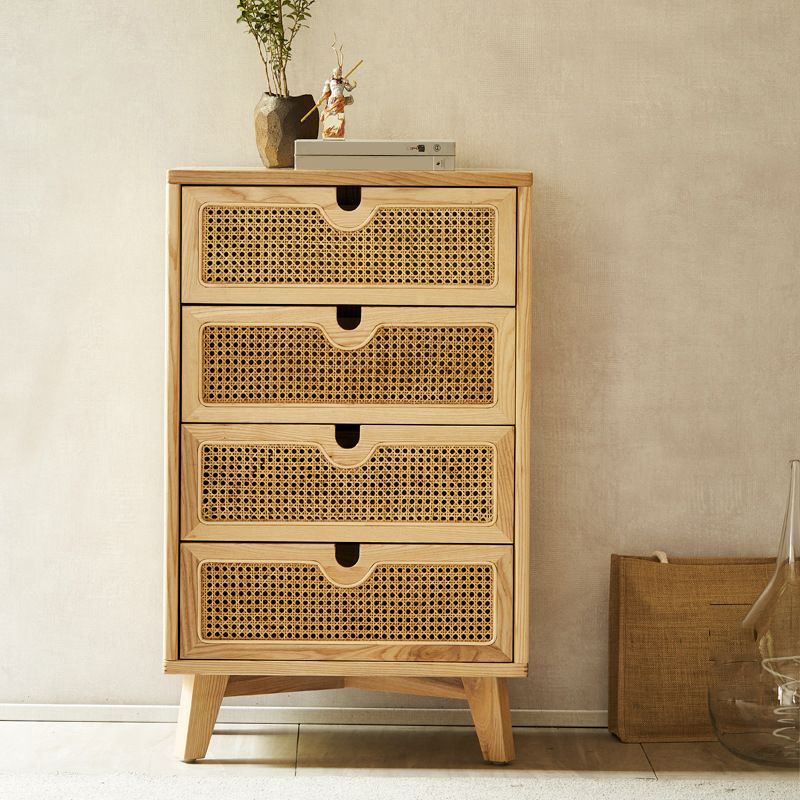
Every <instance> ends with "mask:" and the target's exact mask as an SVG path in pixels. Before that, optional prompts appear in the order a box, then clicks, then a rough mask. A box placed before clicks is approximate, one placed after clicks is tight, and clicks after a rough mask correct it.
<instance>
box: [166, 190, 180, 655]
mask: <svg viewBox="0 0 800 800" xmlns="http://www.w3.org/2000/svg"><path fill="white" fill-rule="evenodd" d="M180 236H181V192H180V188H179V187H177V186H169V185H168V186H167V242H166V249H167V270H166V290H165V300H166V309H165V312H166V314H165V320H166V359H165V366H166V376H165V381H164V384H165V392H164V438H165V442H166V448H165V459H164V658H167V659H170V658H177V657H178V543H179V540H180V519H179V517H180V509H179V502H180V484H179V458H180V441H179V435H180V413H181V409H180V397H181V388H180V378H181V355H180V353H181V327H180V326H181V313H180V279H181V270H180V249H181V248H180Z"/></svg>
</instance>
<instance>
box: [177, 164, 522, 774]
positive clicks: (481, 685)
mask: <svg viewBox="0 0 800 800" xmlns="http://www.w3.org/2000/svg"><path fill="white" fill-rule="evenodd" d="M167 180H168V188H167V210H168V226H167V263H168V273H167V341H168V355H167V391H166V432H167V434H166V438H167V448H166V450H167V452H166V462H165V464H166V493H165V495H166V558H165V629H164V655H165V661H164V669H165V672H167V673H170V674H179V675H183V676H184V677H183V692H182V697H181V711H180V715H179V724H178V737H177V739H178V742H177V744H178V755H179V757H180V758H182V759H184V760H187V761H188V760H193V759H196V758H202V757H203V755H204V754H205V752H206V747H207V746H208V742H209V738H210V735H211V732H212V729H213V724H214V720H215V718H216V714H217V711H218V710H219V706H220V703H221V701H222V699H223V697H225V696H241V695H247V694H261V693H265V692H278V691H302V690H307V689H322V688H341V687H360V688H373V689H381V690H385V691H404V692H411V693H418V694H426V695H433V696H437V697H448V698H460V699H463V700H467V701H468V702H469V704H470V708H471V711H472V715H473V720H474V722H475V727H476V730H477V733H478V737H479V740H480V742H481V750H482V752H483V755H484V758H485V759H486V760H488V761H490V762H494V763H498V762H502V763H506V762H508V761H510V760H512V759H513V757H514V755H513V741H512V738H511V728H510V716H509V712H508V707H509V705H508V694H507V690H506V687H505V680H504V679H505V678H507V677H522V676H525V675H526V674H527V669H528V647H529V640H528V639H529V637H528V620H529V607H528V600H529V560H530V542H529V536H530V523H531V513H530V482H531V439H530V416H531V391H530V388H531V387H530V384H531V366H530V365H531V353H532V342H531V337H532V303H531V286H532V274H531V239H530V218H531V186H532V176H531V175H530V173H526V172H511V171H466V170H455V171H441V172H405V171H402V172H400V171H388V172H370V171H336V170H320V171H316V170H313V171H312V170H309V171H303V170H263V169H260V168H259V169H234V170H232V169H222V170H213V169H191V170H171V171H170V172H169V173H168V178H167ZM195 187H200V188H201V189H202V191H205V192H207V193H208V195H207V196H209V197H211V198H212V199H214V200H215V201H218V200H220V199H221V198H222V199H225V198H230V199H231V201H232V202H235V203H240V202H242V198H246V197H256V196H259V193H263V192H264V191H268V192H269V193H270V195H271V196H274V195H275V194H276V193H281V192H283V193H287V192H289V193H291V192H294V190H295V189H296V188H297V187H313V188H316V189H318V188H319V187H328V195H329V196H332V191H333V189H334V188H335V187H361V189H362V200H363V198H364V196H367V202H369V192H365V191H364V190H366V189H367V188H370V187H375V188H376V189H379V190H380V191H381V192H383V193H386V194H388V195H389V196H390V198H391V199H396V198H397V197H398V196H399V194H394V192H395V190H398V192H406V191H408V190H412V191H413V192H416V193H417V194H423V193H424V194H423V196H424V197H425V198H428V199H430V198H432V197H434V195H433V194H432V193H428V192H430V191H432V190H436V191H438V190H440V189H441V190H459V191H466V195H465V196H467V197H471V198H474V197H477V193H474V192H476V190H487V191H490V192H494V193H495V194H497V195H498V196H500V195H502V196H503V197H504V198H505V199H504V202H507V204H508V207H509V210H510V211H511V212H513V224H512V222H511V219H512V214H511V213H509V214H501V217H502V219H501V220H500V225H501V229H502V230H501V232H500V233H499V237H500V239H502V242H499V244H501V245H503V244H504V243H510V242H512V241H513V251H514V254H515V256H516V263H514V264H511V263H510V262H509V261H508V259H507V258H506V259H505V260H504V261H503V262H502V264H501V263H498V267H497V269H498V272H497V276H498V283H497V284H496V285H495V286H494V287H491V286H483V287H480V288H479V287H469V288H467V287H461V288H458V287H454V286H453V285H441V286H440V287H433V286H428V287H411V286H408V285H405V286H392V287H391V288H388V287H384V288H376V287H374V286H353V285H352V284H350V285H348V286H346V287H345V286H338V285H333V284H327V285H325V286H318V285H316V284H313V285H312V284H305V283H304V284H302V285H297V286H291V287H290V286H283V287H277V286H270V287H263V288H262V287H255V288H253V287H245V286H227V287H225V288H224V289H223V292H222V294H220V289H221V288H222V287H220V286H218V285H215V286H205V287H202V286H200V287H195V288H197V289H198V290H202V291H207V292H208V295H207V298H206V297H201V296H200V295H196V294H193V293H191V294H190V289H189V284H190V283H191V282H192V278H191V273H192V269H191V260H192V258H196V252H197V248H195V254H192V252H190V251H188V252H187V253H186V254H185V255H186V258H183V259H182V249H183V248H182V218H183V221H184V222H185V223H186V224H187V226H188V231H189V232H188V233H187V236H189V237H191V236H192V235H193V234H192V233H191V218H192V216H194V219H195V221H196V220H197V218H198V217H197V214H196V212H193V211H192V208H191V205H192V202H193V200H192V199H191V198H192V196H193V195H194V194H195V191H194V190H195ZM251 192H254V194H250V193H251ZM392 195H394V196H393V197H392ZM260 196H263V194H261V195H260ZM337 211H338V207H337V209H336V210H334V209H333V208H331V209H330V213H332V214H334V215H336V213H337ZM347 213H348V214H350V213H351V212H347ZM357 217H358V214H357V213H356V214H355V215H351V216H349V218H348V219H341V220H340V222H339V224H340V225H344V226H345V227H346V225H347V224H348V221H349V223H351V224H352V223H353V222H354V221H355V220H356V219H357ZM195 224H196V222H195ZM456 224H461V220H458V219H457V220H456ZM514 228H515V229H514ZM496 230H500V229H498V228H496ZM198 235H199V233H198ZM334 238H335V237H334ZM189 241H190V240H189V239H188V238H187V239H185V241H184V243H185V244H186V245H187V247H189V250H191V247H190V245H189ZM445 245H446V246H450V247H452V246H453V245H452V243H447V242H445ZM269 246H271V244H270V245H269ZM481 246H485V240H484V242H482V243H481ZM379 249H380V248H379ZM393 252H396V250H395V251H393ZM455 252H456V253H457V254H458V252H459V251H458V250H456V251H455ZM505 253H506V256H510V255H511V253H512V250H511V249H510V247H509V248H508V249H506V250H505ZM393 257H394V256H393V255H392V252H389V251H381V252H380V253H378V259H379V261H378V262H370V263H381V264H382V265H384V266H385V265H388V267H387V272H386V274H387V275H390V274H391V272H390V269H391V268H393V266H392V265H393V264H394V262H391V261H389V262H387V261H386V260H385V259H386V258H390V259H391V258H393ZM221 258H222V262H221V263H223V262H224V258H225V255H224V254H222V255H221ZM381 258H383V259H384V260H383V261H382V262H381V261H380V259H381ZM364 263H367V262H364ZM461 264H463V265H464V267H463V268H464V269H467V270H468V269H471V268H472V267H471V266H470V265H469V261H468V259H466V258H465V259H464V260H463V261H458V260H456V261H455V262H454V268H453V269H454V270H455V271H457V270H458V269H461V266H458V265H461ZM504 264H505V265H506V266H503V265H504ZM509 266H510V268H511V272H512V273H513V272H514V270H515V271H516V272H515V276H514V275H513V274H512V275H509V273H508V269H507V268H508V267H509ZM268 268H269V266H268ZM293 268H296V265H295V267H293ZM394 268H396V267H394ZM409 268H410V269H413V268H414V267H413V264H411V265H409ZM476 268H477V269H479V267H476ZM182 272H183V273H184V275H185V281H184V294H183V300H184V302H187V303H194V302H207V303H209V304H210V303H221V302H222V303H229V304H239V303H253V304H257V303H269V304H282V303H292V304H302V305H304V306H308V305H314V304H323V305H326V306H333V305H359V306H368V307H377V306H381V305H405V306H429V305H431V306H456V305H460V306H482V307H488V306H507V307H511V306H514V307H515V309H516V312H515V313H514V314H513V317H512V318H511V319H510V320H509V327H510V328H511V331H512V334H513V337H514V338H513V342H514V344H513V345H512V350H513V349H514V348H515V350H516V353H515V357H512V358H511V359H510V361H509V362H508V363H506V364H505V365H504V367H503V369H504V370H508V371H507V372H506V373H505V374H507V375H513V383H512V385H511V386H512V392H511V393H510V394H509V395H507V401H508V403H509V407H508V409H507V411H508V412H509V413H508V414H505V415H503V416H500V415H498V416H496V417H494V418H492V417H491V415H487V414H486V413H485V412H484V413H481V412H479V411H478V410H476V412H475V413H474V415H473V416H472V417H471V418H470V415H469V414H467V415H462V416H457V417H455V416H453V415H452V414H451V415H449V418H443V417H437V416H435V415H433V416H432V415H431V414H427V415H426V414H424V413H422V414H420V416H419V417H418V418H416V419H413V418H412V419H402V418H399V417H398V415H397V414H396V413H393V412H391V411H389V413H387V410H388V409H389V407H386V408H381V409H378V413H376V414H375V415H374V417H372V418H369V414H367V415H366V416H363V417H362V418H360V419H355V418H353V416H352V415H351V414H347V413H346V411H347V410H346V409H344V410H343V411H344V412H345V413H343V414H342V415H341V416H339V417H338V418H334V417H333V415H331V417H327V418H325V417H321V416H320V414H319V409H318V408H315V409H306V410H307V412H308V414H307V416H306V417H305V418H303V417H302V416H301V417H300V418H298V419H286V418H276V417H274V416H270V417H269V418H268V419H263V420H262V421H268V422H272V423H280V422H310V423H314V424H317V423H328V422H333V423H356V422H358V423H371V422H378V423H380V422H383V423H385V422H386V421H387V420H388V421H390V422H392V423H412V424H413V423H423V424H432V423H443V424H480V425H491V424H494V425H499V424H513V425H514V440H515V441H514V451H515V459H514V484H515V498H514V511H513V514H514V537H515V540H514V543H513V545H486V546H484V545H475V544H465V545H459V546H456V545H452V544H449V545H424V546H425V547H437V546H440V547H447V548H450V554H451V555H452V548H454V547H464V548H474V547H497V548H505V550H506V552H507V553H508V554H509V555H508V558H509V559H511V560H512V561H513V581H512V583H513V591H512V592H511V594H510V596H513V597H512V600H511V601H509V602H510V605H509V608H510V613H511V614H512V616H513V628H510V629H509V636H510V639H509V647H510V648H511V650H510V651H509V654H508V656H507V658H511V660H502V661H489V660H487V661H479V660H475V661H469V660H439V656H440V655H441V656H442V657H444V658H450V656H447V655H444V654H435V658H434V660H432V659H431V656H430V654H429V651H427V650H424V649H423V650H422V651H420V652H419V653H417V654H415V660H413V661H411V660H402V659H396V658H394V657H393V655H390V654H389V655H387V657H386V658H383V659H381V660H380V661H372V660H364V659H363V658H360V657H359V656H356V655H355V654H354V655H353V656H352V658H350V657H348V658H342V659H338V658H333V659H330V660H310V659H308V658H307V657H306V654H303V657H302V658H295V657H294V656H293V655H292V654H291V653H290V652H287V653H285V654H284V655H283V656H282V657H280V658H277V659H269V660H264V659H262V658H260V657H259V658H254V657H252V656H249V655H244V654H241V655H239V654H237V655H236V657H231V656H230V654H225V655H223V656H219V655H218V653H215V654H211V653H208V652H206V653H205V657H202V656H199V655H198V656H195V655H192V656H191V657H185V656H184V655H183V654H182V652H184V651H185V648H184V651H182V649H181V648H182V646H183V645H185V644H186V642H185V641H182V640H181V632H180V629H181V624H182V620H183V618H184V617H185V608H182V606H181V603H180V597H179V594H180V565H181V558H180V551H181V548H183V549H184V550H188V548H194V547H227V546H230V547H234V548H236V550H235V552H236V554H237V558H238V557H240V555H241V554H242V553H246V552H249V550H248V548H257V547H265V546H271V545H255V544H233V543H232V544H230V545H210V544H209V545H204V544H203V545H201V544H195V543H186V544H183V545H181V543H180V542H181V540H180V510H181V505H180V469H181V464H180V438H181V410H182V401H181V347H182V344H181V338H182V336H181V326H182V314H181V298H182V290H181V274H182ZM335 272H336V270H329V271H328V272H327V273H326V276H323V280H330V279H331V276H332V275H334V273H335ZM195 273H197V270H195ZM197 274H198V275H199V273H197ZM275 274H276V273H275V272H274V273H273V275H275ZM504 274H505V276H506V277H505V278H504ZM339 275H341V273H339ZM347 277H348V279H349V276H347ZM425 277H426V278H430V274H427V275H426V276H425ZM292 279H295V280H296V279H297V274H296V273H295V274H294V275H293V278H292ZM405 279H406V278H405V277H403V276H401V277H399V278H398V282H402V281H403V280H405ZM443 279H444V280H450V279H451V277H450V274H448V275H445V276H443ZM198 283H199V281H198ZM503 287H504V288H503ZM229 290H230V291H229ZM250 292H252V294H249V293H250ZM188 421H201V420H188ZM208 421H211V420H208ZM214 421H217V422H223V423H224V422H232V421H242V422H254V421H256V420H235V419H233V418H230V419H219V420H214ZM370 546H377V545H364V547H370ZM398 546H399V545H398ZM406 546H411V545H406ZM184 588H185V587H184ZM512 630H513V635H512V633H511V632H512ZM265 673H267V674H266V675H265Z"/></svg>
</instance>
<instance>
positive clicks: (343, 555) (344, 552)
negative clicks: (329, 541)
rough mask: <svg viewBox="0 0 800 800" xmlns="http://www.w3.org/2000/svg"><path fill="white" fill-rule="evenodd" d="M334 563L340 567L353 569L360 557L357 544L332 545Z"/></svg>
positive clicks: (338, 543) (359, 546) (339, 543)
mask: <svg viewBox="0 0 800 800" xmlns="http://www.w3.org/2000/svg"><path fill="white" fill-rule="evenodd" d="M334 550H335V552H336V563H337V564H339V566H341V567H354V566H355V565H356V564H358V559H359V557H360V556H361V553H360V550H361V545H359V544H358V542H337V543H336V544H335V545H334Z"/></svg>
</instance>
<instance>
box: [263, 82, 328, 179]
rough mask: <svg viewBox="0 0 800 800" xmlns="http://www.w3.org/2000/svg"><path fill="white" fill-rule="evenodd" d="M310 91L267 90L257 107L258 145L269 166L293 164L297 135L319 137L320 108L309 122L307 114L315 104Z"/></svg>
mask: <svg viewBox="0 0 800 800" xmlns="http://www.w3.org/2000/svg"><path fill="white" fill-rule="evenodd" d="M314 102H315V101H314V98H313V97H312V96H311V95H310V94H301V95H300V96H299V97H277V96H276V95H273V94H267V93H266V92H265V93H264V94H263V95H261V99H260V100H259V101H258V103H257V105H256V108H255V123H256V145H257V146H258V154H259V155H260V156H261V160H262V161H263V162H264V166H265V167H293V166H294V141H295V139H316V138H317V134H318V132H319V114H318V113H317V111H316V109H315V110H314V113H313V114H311V115H310V116H309V117H308V119H307V120H306V121H305V122H300V119H301V118H302V117H303V115H304V114H306V112H307V111H308V110H309V109H310V108H311V107H312V106H313V105H314Z"/></svg>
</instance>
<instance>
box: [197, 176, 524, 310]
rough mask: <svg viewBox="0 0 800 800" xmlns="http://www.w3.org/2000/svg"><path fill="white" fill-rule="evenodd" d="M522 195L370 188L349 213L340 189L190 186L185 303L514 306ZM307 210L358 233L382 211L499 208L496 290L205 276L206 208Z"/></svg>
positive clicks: (341, 228)
mask: <svg viewBox="0 0 800 800" xmlns="http://www.w3.org/2000/svg"><path fill="white" fill-rule="evenodd" d="M515 195H516V192H515V190H514V189H510V188H474V187H469V188H463V187H462V188H451V187H447V188H441V187H426V188H419V187H397V186H392V187H388V188H387V187H365V188H363V189H362V190H361V202H360V205H359V206H358V207H357V208H356V209H354V210H352V211H345V210H343V209H342V208H340V207H339V205H338V203H337V201H336V187H334V186H187V187H184V188H183V199H182V205H183V214H182V231H183V233H182V263H183V282H182V285H183V289H182V301H183V302H184V303H232V304H236V303H244V304H248V303H253V304H258V303H269V304H271V305H272V304H311V303H315V302H318V298H320V297H321V296H324V302H325V303H326V304H327V303H330V304H349V305H353V304H355V305H384V304H386V305H412V306H416V305H475V306H489V305H506V306H511V305H513V304H514V284H515V272H516V237H515V233H516V202H515V200H516V196H515ZM208 204H214V205H223V206H225V205H231V206H236V207H241V206H264V205H266V206H270V205H278V206H282V207H291V206H307V207H313V208H315V209H318V210H319V212H321V214H322V216H323V217H324V218H325V220H326V221H327V222H328V224H329V225H331V226H332V227H333V228H335V229H337V230H339V231H353V230H357V229H359V228H362V227H364V226H365V225H368V224H369V221H370V219H371V218H372V217H373V216H374V214H375V212H376V210H377V209H378V208H380V207H381V206H392V207H409V208H424V207H426V206H441V205H445V206H451V207H471V206H492V207H494V208H495V210H496V214H497V217H496V220H497V221H496V229H495V253H496V263H495V281H494V283H493V284H491V285H488V286H458V285H441V286H439V285H435V284H421V285H418V286H411V285H407V284H403V283H400V284H393V285H358V284H347V285H342V284H327V283H315V284H308V285H304V286H291V285H288V286H287V285H284V286H281V285H259V286H246V285H245V286H242V285H215V284H208V283H203V282H202V280H201V275H200V249H201V243H200V242H201V237H202V231H201V225H200V214H201V211H202V209H203V207H204V206H205V205H208Z"/></svg>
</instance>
